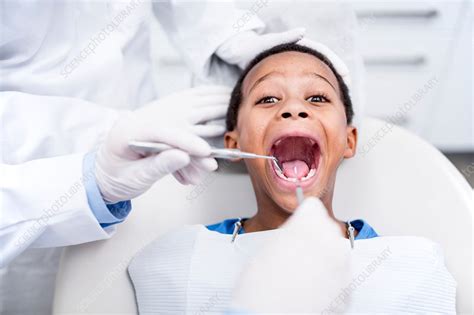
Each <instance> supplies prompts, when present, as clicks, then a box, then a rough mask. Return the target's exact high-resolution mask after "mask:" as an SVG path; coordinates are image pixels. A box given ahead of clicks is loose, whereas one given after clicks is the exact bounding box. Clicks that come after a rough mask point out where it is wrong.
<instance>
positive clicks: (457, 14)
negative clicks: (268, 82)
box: [152, 0, 474, 187]
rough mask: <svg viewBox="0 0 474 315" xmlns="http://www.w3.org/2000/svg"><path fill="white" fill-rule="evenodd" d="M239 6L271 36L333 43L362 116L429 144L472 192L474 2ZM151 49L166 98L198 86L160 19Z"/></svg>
mask: <svg viewBox="0 0 474 315" xmlns="http://www.w3.org/2000/svg"><path fill="white" fill-rule="evenodd" d="M237 3H238V7H240V8H242V9H245V10H247V12H248V14H249V15H253V14H255V15H258V17H259V18H261V19H262V20H263V21H264V22H265V23H266V24H267V26H268V28H269V29H270V30H283V29H285V28H286V27H298V26H304V27H306V29H307V33H306V34H307V36H308V37H310V38H311V39H314V40H318V41H321V42H323V43H325V44H326V45H328V46H329V47H330V48H331V49H333V50H334V51H335V52H336V53H337V54H339V55H340V56H342V58H343V59H344V61H345V62H346V63H347V64H348V66H349V68H350V69H351V72H352V81H353V84H352V88H351V90H352V91H351V92H352V95H353V98H354V99H355V103H356V107H357V109H356V114H357V116H359V117H360V116H362V115H369V116H373V117H377V118H380V119H383V120H387V121H389V122H391V123H394V124H396V125H400V126H402V127H404V128H406V129H408V130H410V131H411V132H413V133H415V134H417V135H418V136H420V137H421V138H423V139H425V140H426V141H428V142H430V143H432V144H433V145H434V146H436V147H437V148H438V149H440V150H441V151H442V152H443V153H444V154H445V155H446V156H447V157H448V158H449V159H450V160H451V161H452V162H453V163H454V164H455V165H456V167H457V168H458V169H459V170H460V171H461V172H462V174H463V175H464V176H465V178H466V179H467V180H468V181H469V183H470V185H471V187H474V134H473V121H474V111H473V79H472V73H473V62H472V58H473V33H472V21H473V12H472V3H471V2H470V1H468V0H462V1H461V0H454V1H447V0H445V1H419V0H417V1H405V0H396V1H357V0H355V1H350V2H348V1H339V2H337V1H271V0H260V1H259V0H257V1H238V2H237ZM335 20H336V21H337V23H334V21H335ZM244 22H245V18H243V21H242V23H244ZM152 50H153V54H152V56H153V58H154V64H155V67H156V69H155V70H156V71H154V73H155V74H158V73H159V74H160V75H159V76H158V75H157V76H156V85H157V89H158V90H159V92H160V93H161V95H166V94H169V93H171V92H173V91H176V90H179V89H182V88H185V87H188V86H190V85H192V84H193V77H192V76H191V74H190V72H189V71H188V70H187V69H186V67H185V65H184V63H183V61H182V60H181V58H180V56H179V54H178V53H177V52H176V51H175V50H174V48H173V46H172V45H171V44H170V43H169V42H168V39H167V37H166V35H165V34H164V33H163V31H162V30H161V29H160V27H159V25H158V22H156V21H155V23H154V28H153V49H152ZM163 74H165V75H163ZM359 150H364V148H361V147H359Z"/></svg>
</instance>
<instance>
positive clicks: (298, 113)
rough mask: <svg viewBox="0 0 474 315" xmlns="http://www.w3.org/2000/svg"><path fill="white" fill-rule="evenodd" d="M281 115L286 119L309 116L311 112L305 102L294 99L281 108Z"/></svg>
mask: <svg viewBox="0 0 474 315" xmlns="http://www.w3.org/2000/svg"><path fill="white" fill-rule="evenodd" d="M280 116H281V117H282V118H284V119H300V118H308V117H309V112H308V110H307V108H306V106H304V105H303V104H301V103H300V102H298V101H296V102H295V101H293V102H291V103H289V104H288V105H286V106H283V107H282V108H281V110H280Z"/></svg>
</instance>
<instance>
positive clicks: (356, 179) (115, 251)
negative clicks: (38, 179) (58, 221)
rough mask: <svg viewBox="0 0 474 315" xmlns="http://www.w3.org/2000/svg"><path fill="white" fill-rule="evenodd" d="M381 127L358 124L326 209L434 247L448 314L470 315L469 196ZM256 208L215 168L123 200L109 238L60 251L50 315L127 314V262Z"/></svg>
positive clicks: (427, 150) (245, 185)
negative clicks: (442, 263) (123, 216)
mask: <svg viewBox="0 0 474 315" xmlns="http://www.w3.org/2000/svg"><path fill="white" fill-rule="evenodd" d="M387 130H388V129H387V125H386V123H385V122H383V121H380V120H375V119H370V118H366V119H365V120H364V121H362V123H361V125H360V126H359V135H360V138H359V139H360V140H359V144H358V148H359V150H358V151H359V152H358V154H357V155H356V157H355V158H353V159H351V160H348V161H345V162H344V163H343V164H342V165H341V167H340V169H339V174H338V179H337V187H336V192H335V200H334V203H335V205H334V209H335V211H336V216H337V217H338V218H340V219H345V220H347V219H356V218H364V219H366V220H367V221H368V222H369V223H370V224H371V225H372V226H373V227H374V228H375V230H376V231H377V232H378V233H379V234H381V235H414V236H424V237H427V238H429V239H431V240H434V241H436V242H438V243H439V244H440V245H441V246H442V248H443V250H444V254H445V259H446V265H447V268H448V269H449V271H450V272H451V274H452V275H453V277H454V278H455V279H456V281H457V284H458V287H457V312H458V313H463V314H464V313H465V314H472V312H473V308H472V212H473V194H472V189H471V188H470V187H469V185H468V184H467V182H466V181H465V179H464V178H463V177H462V176H461V174H460V173H459V172H458V171H457V170H456V169H455V167H454V166H453V165H452V164H451V163H450V162H449V161H448V160H447V159H446V158H445V157H444V156H443V155H442V154H441V153H440V152H439V151H438V150H437V149H435V148H434V147H433V146H431V145H430V144H428V143H426V142H425V141H423V140H421V139H420V138H418V137H417V136H415V135H413V134H411V133H409V132H407V131H405V130H404V129H401V128H399V127H393V128H392V129H391V130H390V131H388V132H387ZM255 209H256V203H255V198H254V195H253V190H252V187H251V184H250V180H249V178H248V175H247V174H245V173H244V172H236V171H235V169H234V167H231V166H229V164H226V163H223V164H221V166H220V171H218V172H216V173H213V174H210V175H208V177H206V179H205V180H204V181H203V183H202V184H201V185H198V186H181V185H179V184H178V183H177V181H175V180H174V178H172V177H171V176H169V177H167V178H165V179H163V180H161V181H159V182H158V183H157V184H156V185H155V186H154V187H153V188H152V189H150V191H148V192H147V193H146V194H145V195H143V196H142V197H140V198H138V199H137V200H136V201H134V202H133V211H132V212H131V214H130V216H129V218H128V219H127V220H126V221H125V222H124V223H122V224H120V225H119V226H118V228H117V232H116V234H115V235H114V236H113V237H112V238H111V239H109V240H105V241H98V242H94V243H89V244H83V245H78V246H72V247H68V248H66V249H65V250H64V252H63V255H62V259H61V263H60V269H59V273H58V276H57V281H56V293H55V300H54V313H55V314H66V313H67V314H71V313H96V314H103V313H127V314H136V313H137V306H136V302H135V296H134V291H133V287H132V283H131V281H130V279H129V277H128V273H127V266H128V263H129V261H130V259H131V258H132V257H133V256H134V255H135V254H136V253H137V252H138V251H139V250H140V249H142V248H143V247H144V246H145V245H146V244H148V243H149V242H151V241H152V240H154V239H155V238H156V237H159V236H160V235H162V234H164V233H166V232H168V231H170V230H171V229H173V228H176V227H179V226H181V225H184V224H196V223H202V224H210V223H215V222H218V221H220V220H222V219H225V218H230V217H238V216H241V217H247V216H250V215H252V214H253V213H254V211H255Z"/></svg>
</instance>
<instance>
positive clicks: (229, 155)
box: [128, 141, 281, 171]
mask: <svg viewBox="0 0 474 315" xmlns="http://www.w3.org/2000/svg"><path fill="white" fill-rule="evenodd" d="M128 146H129V147H130V148H132V149H133V150H134V151H136V152H139V153H160V152H163V151H166V150H170V149H174V147H172V146H170V145H167V144H165V143H157V142H147V141H130V142H129V143H128ZM210 157H214V158H221V159H228V160H232V159H239V158H240V159H267V160H273V161H274V162H275V165H276V166H277V167H278V168H280V171H281V167H280V164H279V161H278V160H277V158H276V157H274V156H269V155H261V154H255V153H250V152H243V151H240V150H239V149H219V148H214V147H211V155H210Z"/></svg>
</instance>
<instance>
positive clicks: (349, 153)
mask: <svg viewBox="0 0 474 315" xmlns="http://www.w3.org/2000/svg"><path fill="white" fill-rule="evenodd" d="M346 134H347V136H346V138H347V144H346V149H345V151H344V158H345V159H350V158H351V157H353V156H354V155H355V153H356V148H357V128H356V127H354V126H347V127H346Z"/></svg>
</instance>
